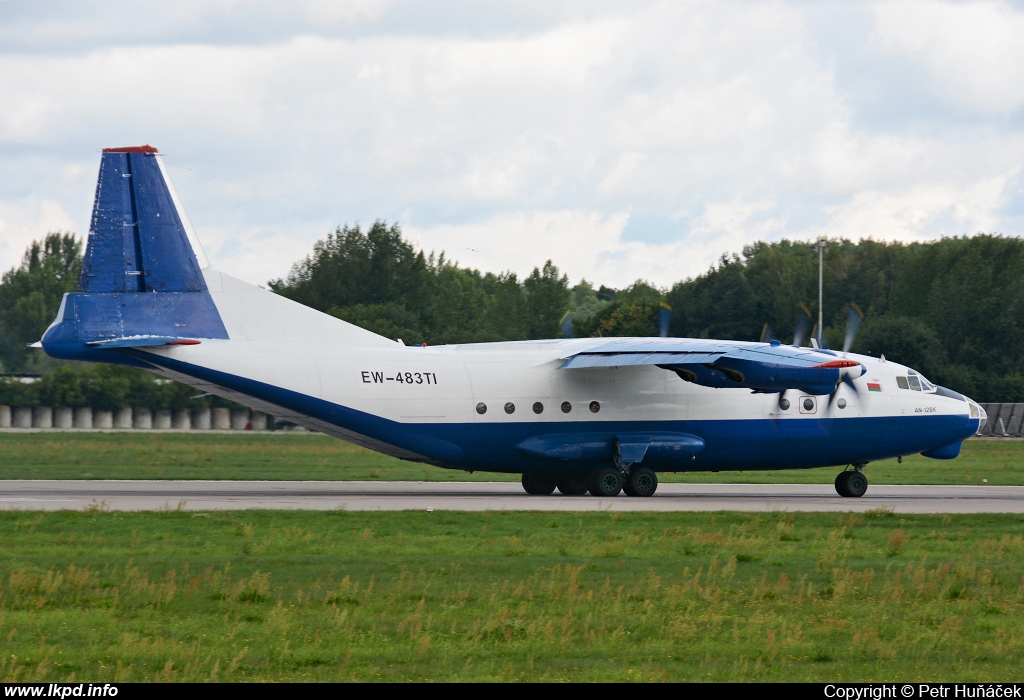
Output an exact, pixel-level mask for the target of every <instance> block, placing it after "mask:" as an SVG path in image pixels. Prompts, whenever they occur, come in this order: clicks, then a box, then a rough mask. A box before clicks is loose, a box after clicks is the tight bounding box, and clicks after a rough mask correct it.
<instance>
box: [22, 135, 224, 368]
mask: <svg viewBox="0 0 1024 700" xmlns="http://www.w3.org/2000/svg"><path fill="white" fill-rule="evenodd" d="M187 225H188V224H187V219H186V217H185V216H184V212H183V211H182V210H180V208H179V206H178V202H177V200H176V197H175V195H174V194H173V190H172V189H171V187H170V186H169V183H168V182H167V180H166V178H165V175H164V171H163V167H162V166H161V164H160V162H159V160H158V155H157V151H156V149H155V148H153V147H152V146H134V147H131V148H108V149H104V151H103V159H102V161H101V163H100V175H99V182H98V184H97V186H96V203H95V205H94V207H93V214H92V226H91V228H90V231H89V243H88V246H87V247H86V251H85V261H84V265H83V267H82V279H81V282H80V285H79V286H80V287H81V289H82V291H81V292H80V293H77V294H67V295H65V298H64V302H63V303H62V304H61V311H60V312H59V315H58V318H57V320H56V321H55V322H54V323H53V325H52V326H50V328H49V329H48V330H47V331H46V333H45V334H44V335H43V340H42V346H43V349H44V350H45V351H46V352H47V354H49V355H52V356H54V357H61V358H64V359H76V360H96V361H100V362H103V361H117V360H112V359H104V358H111V357H112V356H111V355H110V354H109V353H110V352H111V351H112V350H114V349H117V348H126V347H150V346H154V345H182V344H194V343H195V341H196V340H197V339H199V338H217V339H226V338H227V337H228V334H227V330H226V329H225V328H224V323H223V321H222V320H221V318H220V314H219V313H218V311H217V306H216V304H214V302H213V298H212V297H211V296H210V293H209V291H208V289H207V287H206V281H205V279H204V278H203V274H202V271H201V266H200V264H199V260H198V258H197V256H196V250H195V249H194V248H193V245H192V242H191V241H190V240H189V229H188V228H186V226H187ZM197 245H198V243H197ZM200 254H201V251H200Z"/></svg>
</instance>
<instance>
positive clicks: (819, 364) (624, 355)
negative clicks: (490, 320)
mask: <svg viewBox="0 0 1024 700" xmlns="http://www.w3.org/2000/svg"><path fill="white" fill-rule="evenodd" d="M641 365H654V366H657V367H661V368H662V369H666V370H670V371H673V372H675V373H676V374H678V375H679V376H680V377H681V378H682V379H684V380H686V381H688V382H693V383H695V384H700V385H701V386H708V387H713V388H716V389H728V388H746V389H752V390H754V391H761V392H778V391H784V390H786V389H799V390H801V391H804V392H806V393H809V394H830V393H832V392H833V391H835V389H836V386H837V385H838V384H839V382H840V380H842V379H845V378H852V379H856V378H857V377H859V376H861V375H862V374H863V373H864V372H865V371H866V368H865V367H864V366H863V365H861V364H860V363H859V362H856V361H854V360H847V359H843V358H840V357H838V356H837V355H835V354H834V353H831V352H822V351H820V350H813V349H811V348H801V347H795V346H792V345H782V344H781V343H779V342H778V341H772V342H771V343H742V344H740V343H728V342H721V341H706V340H677V341H667V342H666V341H663V340H649V341H648V340H623V341H610V342H608V343H606V344H604V345H599V346H597V347H594V348H589V349H587V350H583V351H581V352H579V353H576V354H574V355H572V356H570V357H567V358H565V362H563V363H562V365H561V366H560V367H559V369H566V370H571V369H583V368H594V367H636V366H641Z"/></svg>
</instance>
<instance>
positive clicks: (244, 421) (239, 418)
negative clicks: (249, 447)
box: [231, 408, 249, 430]
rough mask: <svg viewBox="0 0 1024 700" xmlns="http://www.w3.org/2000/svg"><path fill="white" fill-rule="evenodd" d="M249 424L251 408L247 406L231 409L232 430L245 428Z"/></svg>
mask: <svg viewBox="0 0 1024 700" xmlns="http://www.w3.org/2000/svg"><path fill="white" fill-rule="evenodd" d="M248 424H249V409H247V408H236V409H234V410H233V411H231V429H232V430H245V428H246V426H247V425H248Z"/></svg>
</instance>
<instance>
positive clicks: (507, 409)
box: [505, 401, 516, 416]
mask: <svg viewBox="0 0 1024 700" xmlns="http://www.w3.org/2000/svg"><path fill="white" fill-rule="evenodd" d="M515 412H516V405H515V404H514V403H512V402H511V401H509V402H508V403H507V404H505V413H507V414H509V415H510V416H511V415H512V414H513V413H515Z"/></svg>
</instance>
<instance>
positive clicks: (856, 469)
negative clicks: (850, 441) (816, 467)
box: [836, 464, 868, 498]
mask: <svg viewBox="0 0 1024 700" xmlns="http://www.w3.org/2000/svg"><path fill="white" fill-rule="evenodd" d="M863 468H864V465H863V464H855V465H853V471H845V472H840V473H839V476H837V477H836V493H838V494H839V495H840V496H842V497H843V498H860V497H861V496H863V495H864V494H865V493H867V490H868V478H867V477H866V476H864V473H863V472H862V471H861V469H863Z"/></svg>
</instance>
